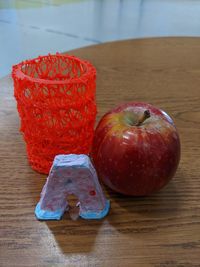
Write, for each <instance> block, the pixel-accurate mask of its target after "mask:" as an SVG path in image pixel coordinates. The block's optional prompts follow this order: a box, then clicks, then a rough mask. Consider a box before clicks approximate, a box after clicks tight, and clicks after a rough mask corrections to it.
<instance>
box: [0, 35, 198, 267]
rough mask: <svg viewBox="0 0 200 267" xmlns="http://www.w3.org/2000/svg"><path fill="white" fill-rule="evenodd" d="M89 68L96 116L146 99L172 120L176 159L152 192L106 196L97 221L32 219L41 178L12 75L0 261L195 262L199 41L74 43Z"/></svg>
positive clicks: (4, 110)
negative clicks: (168, 177) (104, 211)
mask: <svg viewBox="0 0 200 267" xmlns="http://www.w3.org/2000/svg"><path fill="white" fill-rule="evenodd" d="M71 54H74V55H77V56H80V57H82V58H84V59H88V60H90V61H91V62H92V63H93V64H94V65H95V66H96V68H97V103H98V110H99V113H98V119H99V118H100V117H101V116H102V115H103V114H104V113H105V112H106V111H107V110H108V109H110V108H112V107H114V106H115V105H117V104H119V103H121V102H126V101H146V102H150V103H152V104H153V105H156V106H158V107H160V108H162V109H164V110H165V111H166V112H168V113H169V114H170V115H171V116H172V117H173V118H174V121H175V123H176V125H177V128H178V130H179V133H180V137H181V143H182V158H181V162H180V165H179V169H178V171H177V173H176V175H175V177H174V179H173V180H172V181H171V182H170V183H169V185H168V186H167V187H166V188H164V189H163V190H162V191H161V192H160V193H157V194H154V195H152V196H150V197H146V198H130V197H123V196H121V195H118V194H115V193H113V192H111V191H110V190H108V189H107V188H104V189H105V191H106V194H107V197H109V198H110V199H111V210H110V214H109V216H107V217H106V218H105V219H104V220H101V221H86V220H82V219H79V220H77V221H71V220H70V219H69V217H68V216H67V215H65V216H64V218H63V220H61V221H50V222H39V221H37V220H36V219H35V216H34V208H35V205H36V203H37V201H38V200H39V194H40V191H41V189H42V186H43V184H44V182H45V179H46V176H45V175H41V174H39V173H36V172H34V171H33V170H32V169H31V168H30V167H29V165H28V163H27V158H26V152H25V145H24V142H23V140H22V136H21V135H20V133H19V132H18V128H19V119H18V114H17V112H16V103H15V100H14V98H13V96H12V95H13V86H12V82H11V78H10V77H6V78H4V79H2V80H1V82H0V163H1V164H0V215H1V216H0V266H2V267H3V266H6V267H7V266H12V267H13V266H26V267H28V266H108V267H111V266H114V267H116V266H120V267H121V266H122V267H126V266H134V267H140V266H154V267H167V266H169V267H183V266H187V267H197V266H200V149H199V145H200V39H199V38H158V39H143V40H129V41H120V42H113V43H107V44H102V45H97V46H91V47H86V48H83V49H78V50H74V51H72V52H71Z"/></svg>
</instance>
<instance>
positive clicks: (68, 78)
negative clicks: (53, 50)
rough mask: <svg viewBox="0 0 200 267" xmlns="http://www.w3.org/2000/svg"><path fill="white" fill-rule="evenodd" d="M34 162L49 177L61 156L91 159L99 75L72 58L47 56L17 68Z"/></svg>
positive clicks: (17, 90)
mask: <svg viewBox="0 0 200 267" xmlns="http://www.w3.org/2000/svg"><path fill="white" fill-rule="evenodd" d="M12 78H13V81H14V95H15V98H16V101H17V109H18V112H19V115H20V118H21V129H20V131H21V132H22V133H23V136H24V139H25V142H26V147H27V155H28V159H29V162H30V164H31V166H32V168H33V169H34V170H37V171H39V172H41V173H45V174H47V173H48V172H49V170H50V167H51V165H52V162H53V159H54V157H55V155H57V154H69V153H76V154H88V153H89V152H90V148H91V144H92V139H93V134H94V124H95V118H96V103H95V89H96V70H95V68H94V67H93V66H92V65H91V64H90V63H89V62H87V61H83V60H80V59H79V58H77V57H74V56H69V55H61V54H56V55H50V54H49V55H47V56H40V57H38V58H36V59H32V60H27V61H24V62H21V63H19V64H17V65H15V66H13V69H12Z"/></svg>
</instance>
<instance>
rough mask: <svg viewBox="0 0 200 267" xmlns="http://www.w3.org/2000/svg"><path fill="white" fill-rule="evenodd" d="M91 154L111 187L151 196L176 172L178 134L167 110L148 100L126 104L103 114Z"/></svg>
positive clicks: (99, 172) (102, 177) (178, 145)
mask: <svg viewBox="0 0 200 267" xmlns="http://www.w3.org/2000/svg"><path fill="white" fill-rule="evenodd" d="M91 156H92V158H93V161H94V165H95V167H96V170H97V172H98V175H99V178H100V179H101V180H102V181H103V182H104V183H105V184H106V185H107V186H108V187H110V188H111V189H113V190H115V191H117V192H120V193H122V194H126V195H132V196H144V195H149V194H151V193H154V192H157V191H158V190H160V189H161V188H162V187H164V186H165V185H166V184H167V183H168V182H169V181H170V179H171V178H172V177H173V175H174V174H175V172H176V169H177V167H178V163H179V160H180V140H179V135H178V133H177V130H176V127H175V125H174V123H173V121H172V119H171V118H170V117H169V116H168V115H167V114H166V113H165V112H164V111H162V110H160V109H158V108H156V107H154V106H152V105H150V104H147V103H127V104H124V105H121V106H118V107H116V108H115V109H113V110H111V111H109V112H108V113H106V114H105V115H104V116H103V117H102V119H101V120H100V122H99V124H98V126H97V128H96V131H95V135H94V142H93V147H92V153H91Z"/></svg>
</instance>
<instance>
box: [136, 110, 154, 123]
mask: <svg viewBox="0 0 200 267" xmlns="http://www.w3.org/2000/svg"><path fill="white" fill-rule="evenodd" d="M150 117H151V115H150V111H149V110H148V109H147V110H145V111H144V113H143V114H142V116H141V117H140V118H139V120H138V122H137V123H136V126H140V125H141V124H142V123H143V122H144V121H145V120H146V119H148V118H150Z"/></svg>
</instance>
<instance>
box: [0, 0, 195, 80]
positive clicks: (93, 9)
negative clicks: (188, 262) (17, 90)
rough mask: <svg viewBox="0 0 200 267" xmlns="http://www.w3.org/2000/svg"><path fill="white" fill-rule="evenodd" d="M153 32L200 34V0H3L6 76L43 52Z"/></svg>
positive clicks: (0, 42)
mask: <svg viewBox="0 0 200 267" xmlns="http://www.w3.org/2000/svg"><path fill="white" fill-rule="evenodd" d="M150 36H151V37H152V36H153V37H154V36H200V0H146V1H145V0H74V1H73V0H71V1H70V0H49V1H48V0H27V1H26V0H16V1H14V0H0V77H2V76H4V75H6V74H8V73H9V72H10V71H11V66H12V65H13V64H15V63H18V62H20V61H22V60H24V59H28V58H32V57H36V56H38V55H43V54H47V53H49V52H50V53H54V52H57V51H58V52H63V51H68V50H71V49H74V48H78V47H83V46H88V45H92V44H97V43H102V42H107V41H111V40H119V39H130V38H140V37H150Z"/></svg>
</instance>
